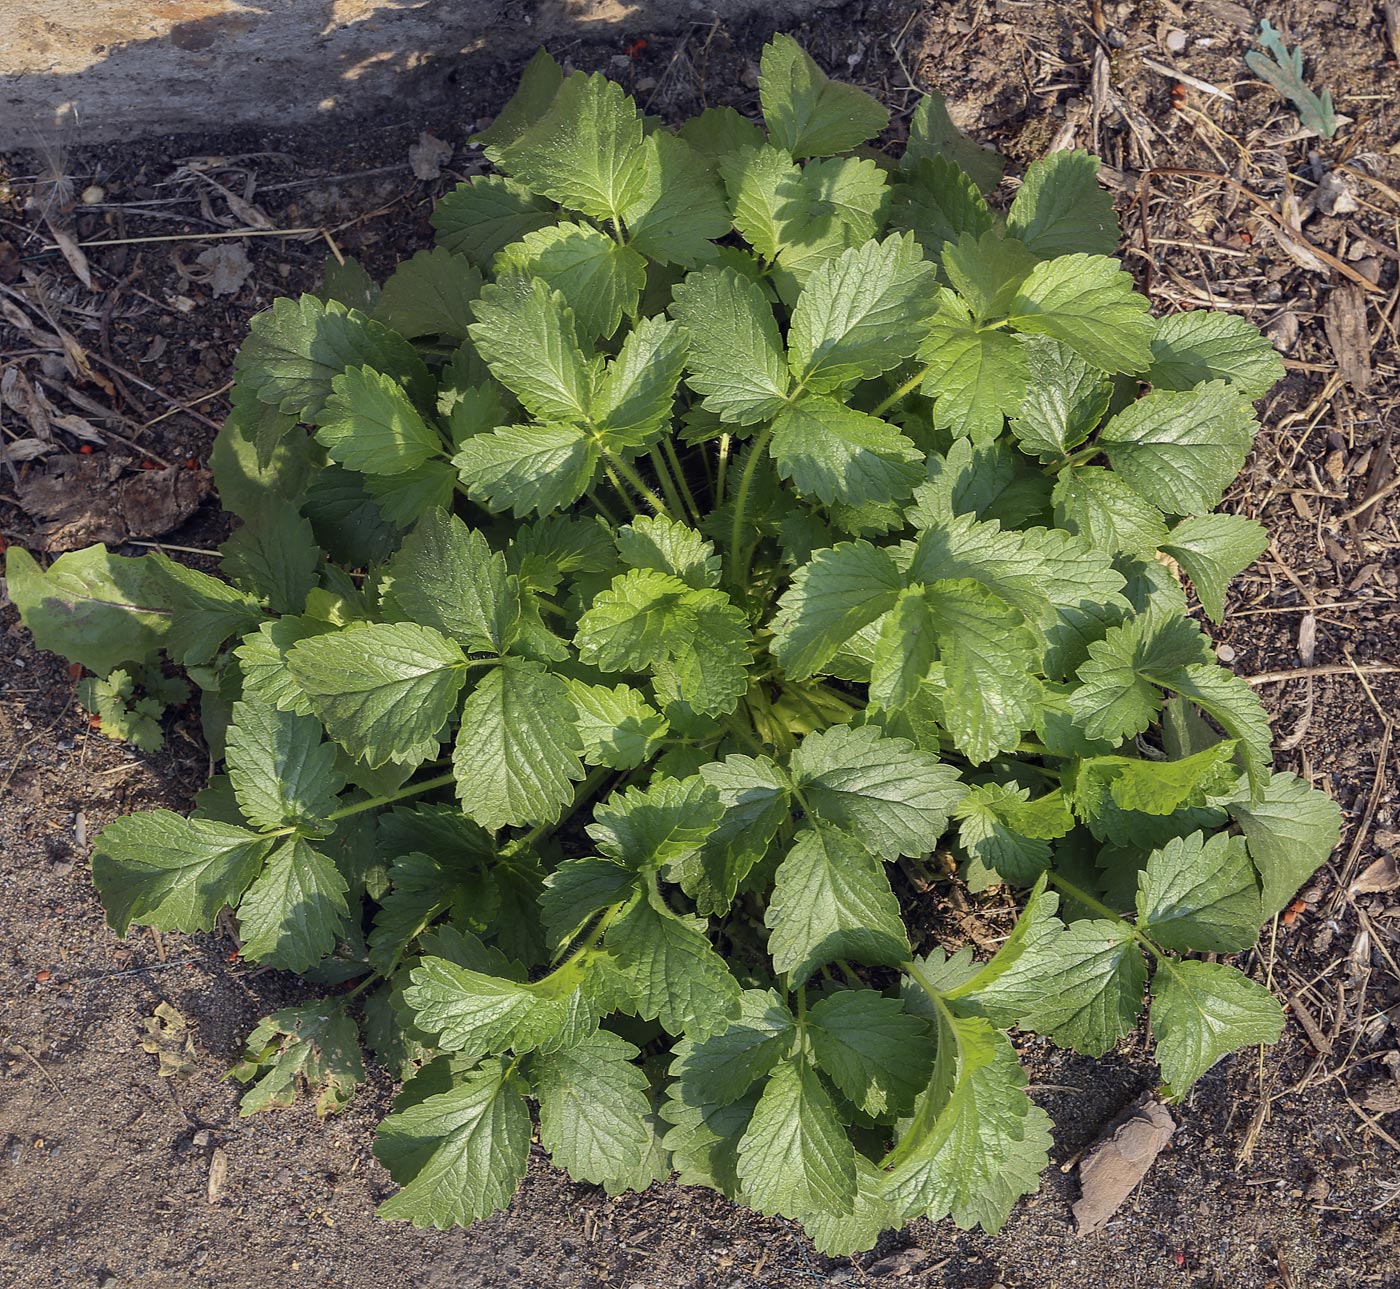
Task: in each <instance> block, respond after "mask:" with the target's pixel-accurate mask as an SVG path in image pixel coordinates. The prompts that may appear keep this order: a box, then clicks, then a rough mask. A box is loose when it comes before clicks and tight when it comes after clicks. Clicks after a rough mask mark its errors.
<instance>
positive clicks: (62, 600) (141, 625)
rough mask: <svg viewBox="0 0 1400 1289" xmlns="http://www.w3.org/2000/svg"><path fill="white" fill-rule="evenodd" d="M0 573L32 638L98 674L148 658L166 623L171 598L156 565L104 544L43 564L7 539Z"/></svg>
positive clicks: (151, 655) (69, 552)
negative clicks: (110, 549) (114, 552)
mask: <svg viewBox="0 0 1400 1289" xmlns="http://www.w3.org/2000/svg"><path fill="white" fill-rule="evenodd" d="M5 581H6V585H7V586H8V588H9V596H10V599H11V600H12V601H13V602H14V606H15V608H17V609H18V610H19V614H20V619H21V621H23V623H24V625H25V626H26V627H28V628H29V631H30V634H31V635H32V636H33V637H34V643H35V644H36V645H37V646H38V647H39V648H40V649H45V650H49V651H51V652H54V653H61V654H62V655H63V656H64V657H65V658H69V659H71V660H72V661H73V662H78V663H82V665H83V666H84V667H88V668H90V669H91V670H92V671H94V672H96V673H97V674H98V675H99V676H105V675H107V674H108V673H109V672H112V671H114V670H116V668H117V667H119V666H120V665H121V664H122V663H124V662H128V663H130V662H149V661H152V660H154V659H155V657H156V654H157V651H158V650H159V649H160V646H161V642H162V640H163V639H164V638H165V634H166V632H167V630H168V629H169V625H170V614H171V609H172V605H171V602H170V596H169V594H168V591H167V589H166V586H165V583H164V580H163V579H162V578H161V577H160V576H159V574H157V573H156V566H155V565H154V564H152V563H150V562H149V561H148V560H145V559H129V558H127V557H125V556H122V555H112V554H109V553H108V551H107V548H106V546H103V545H97V546H88V547H86V548H85V549H83V550H79V551H68V552H66V553H65V554H63V555H60V556H59V557H58V558H57V559H56V560H54V562H53V563H52V564H51V565H49V567H48V568H47V569H44V568H41V567H40V566H39V564H38V563H37V561H36V560H35V559H34V557H33V556H32V555H31V554H30V553H29V552H28V551H27V550H24V549H23V548H22V547H19V546H11V547H10V548H9V550H8V551H6V553H5Z"/></svg>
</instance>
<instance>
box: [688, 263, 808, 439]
mask: <svg viewBox="0 0 1400 1289" xmlns="http://www.w3.org/2000/svg"><path fill="white" fill-rule="evenodd" d="M670 312H671V316H672V317H674V318H675V319H676V321H677V322H679V323H680V324H681V325H682V326H683V327H684V328H685V329H686V331H687V332H688V333H689V336H690V353H689V357H688V358H687V360H686V370H687V373H688V374H687V376H686V383H687V384H688V385H689V386H690V387H691V389H693V390H694V391H695V392H696V393H697V394H699V395H700V396H701V400H702V406H704V407H705V408H707V409H708V410H709V411H711V412H714V413H715V414H716V415H717V416H718V417H719V418H720V419H721V420H722V421H727V422H731V423H733V424H737V425H753V424H755V423H757V422H759V421H766V420H769V419H771V418H772V417H773V416H774V415H776V414H777V413H778V412H779V411H780V410H781V409H782V408H783V407H784V406H785V405H786V403H787V395H788V389H789V386H790V384H791V377H790V376H789V374H788V367H787V361H786V359H785V357H784V354H783V343H782V340H781V339H780V338H779V335H778V324H777V321H776V320H775V319H774V317H773V306H772V305H771V304H769V302H768V299H767V297H766V296H765V295H764V294H763V288H762V287H760V286H759V285H758V284H757V283H756V282H753V281H751V280H749V279H748V278H744V277H741V276H740V275H739V274H738V273H736V272H735V271H734V270H733V269H727V268H725V269H721V268H707V269H701V270H699V271H698V272H695V273H691V274H690V275H689V276H688V277H687V278H686V279H685V281H684V282H682V283H680V284H679V285H678V286H677V287H676V288H675V291H674V293H673V299H672V303H671V309H670Z"/></svg>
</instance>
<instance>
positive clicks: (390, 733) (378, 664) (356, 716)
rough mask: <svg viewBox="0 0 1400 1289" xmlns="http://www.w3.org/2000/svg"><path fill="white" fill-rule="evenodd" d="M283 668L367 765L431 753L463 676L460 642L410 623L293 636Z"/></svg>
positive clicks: (413, 760) (409, 761)
mask: <svg viewBox="0 0 1400 1289" xmlns="http://www.w3.org/2000/svg"><path fill="white" fill-rule="evenodd" d="M287 666H288V668H289V669H290V670H291V673H292V675H293V677H295V679H296V682H297V685H298V686H299V687H300V689H301V691H302V693H303V694H305V695H306V699H307V702H308V703H309V704H310V705H311V710H312V711H313V712H314V713H315V714H316V717H317V719H318V720H320V722H321V723H322V724H323V725H324V726H325V727H326V732H327V733H328V734H329V735H330V736H331V737H332V738H333V739H335V741H336V742H337V743H339V744H340V745H341V746H342V747H343V748H345V750H346V751H347V752H349V753H350V755H351V756H353V757H357V758H363V759H364V761H365V762H366V764H368V765H369V766H370V768H371V769H373V768H376V767H378V766H381V765H384V764H385V763H387V762H390V761H392V762H394V763H395V764H398V765H409V766H412V765H417V764H418V763H419V762H420V761H422V760H424V759H425V758H426V757H428V756H430V755H432V754H433V753H435V752H436V751H437V748H438V744H439V737H438V736H439V734H440V733H441V731H442V729H443V726H444V725H446V724H447V722H448V720H449V719H450V718H451V717H452V716H453V715H454V714H455V713H456V710H457V695H458V693H459V692H460V691H461V688H462V684H463V682H464V681H465V680H466V657H465V655H464V654H463V653H462V650H461V647H460V646H459V645H458V644H456V643H455V642H454V641H452V640H449V639H448V638H447V637H446V636H444V635H443V634H442V633H441V632H439V631H434V630H433V629H432V628H431V627H424V626H419V625H417V624H416V623H412V622H395V623H376V624H374V625H371V626H358V627H351V628H349V629H347V630H342V631H335V632H331V633H329V634H327V635H318V636H311V637H309V638H307V639H304V640H298V641H297V642H296V643H295V644H294V645H292V647H291V648H290V649H289V650H288V651H287Z"/></svg>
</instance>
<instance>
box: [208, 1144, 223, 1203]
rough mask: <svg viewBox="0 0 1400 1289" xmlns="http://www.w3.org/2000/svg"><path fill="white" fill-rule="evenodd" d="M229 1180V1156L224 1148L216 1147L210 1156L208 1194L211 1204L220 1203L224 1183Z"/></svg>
mask: <svg viewBox="0 0 1400 1289" xmlns="http://www.w3.org/2000/svg"><path fill="white" fill-rule="evenodd" d="M227 1179H228V1155H227V1154H226V1153H225V1151H224V1148H223V1147H222V1146H215V1147H214V1150H213V1153H212V1154H210V1156H209V1185H208V1190H207V1194H208V1197H209V1202H210V1203H211V1204H217V1203H218V1202H219V1196H220V1195H222V1194H223V1190H224V1182H225V1181H226V1180H227Z"/></svg>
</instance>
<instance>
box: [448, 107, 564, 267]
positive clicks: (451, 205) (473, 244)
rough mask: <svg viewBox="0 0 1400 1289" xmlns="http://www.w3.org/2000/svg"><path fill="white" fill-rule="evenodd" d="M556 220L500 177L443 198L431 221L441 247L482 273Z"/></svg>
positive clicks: (543, 204)
mask: <svg viewBox="0 0 1400 1289" xmlns="http://www.w3.org/2000/svg"><path fill="white" fill-rule="evenodd" d="M499 119H500V118H499V117H498V118H497V120H499ZM558 217H559V216H558V212H556V211H555V210H554V208H553V207H552V206H551V205H550V204H549V202H547V201H545V200H544V198H543V197H537V196H535V194H534V193H532V192H531V191H530V190H529V189H528V188H527V187H525V185H524V184H521V183H516V182H515V180H514V179H507V178H505V176H503V175H477V176H476V178H474V179H472V180H470V181H469V182H467V183H464V184H458V185H457V186H456V187H455V188H454V189H453V190H452V191H451V192H450V193H447V194H446V195H445V196H444V197H442V198H441V199H440V200H439V201H438V204H437V205H436V206H435V207H434V208H433V213H432V215H431V216H430V220H431V223H432V225H433V228H434V229H435V230H436V231H437V240H438V245H439V246H441V247H443V249H445V250H448V251H454V252H456V253H458V254H460V255H465V256H466V257H467V258H468V259H469V260H471V262H472V263H473V264H475V265H476V266H477V267H478V268H480V269H486V268H490V266H491V261H492V260H493V259H494V258H495V256H496V253H497V252H498V251H500V250H501V249H502V248H503V247H506V246H509V245H510V244H511V243H512V242H518V241H519V240H520V239H521V238H522V237H524V236H526V234H528V233H532V232H534V231H535V230H536V229H537V228H546V227H548V226H549V225H550V224H553V223H554V222H555V220H556V219H558Z"/></svg>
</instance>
